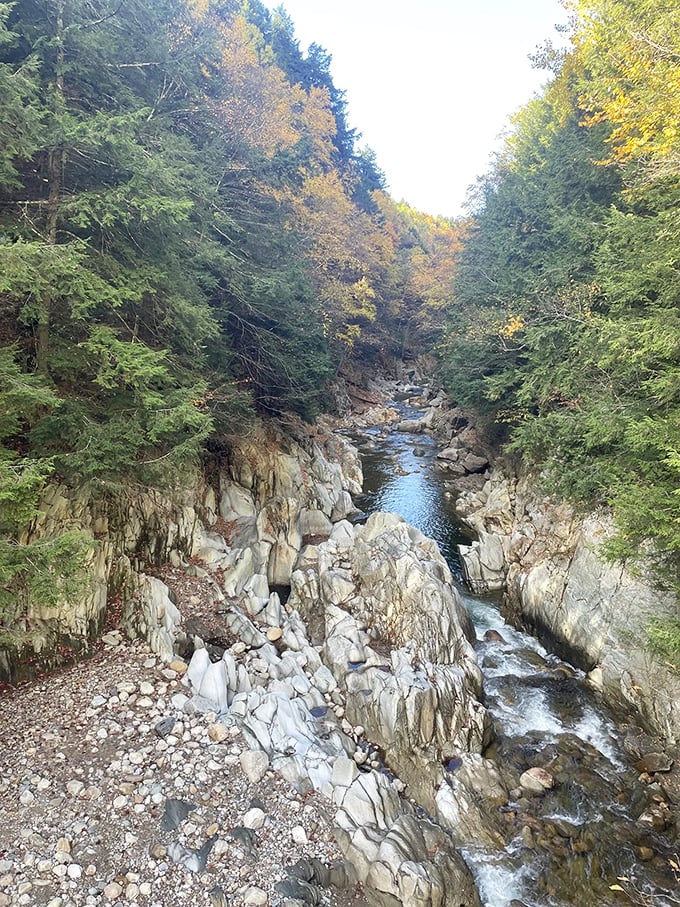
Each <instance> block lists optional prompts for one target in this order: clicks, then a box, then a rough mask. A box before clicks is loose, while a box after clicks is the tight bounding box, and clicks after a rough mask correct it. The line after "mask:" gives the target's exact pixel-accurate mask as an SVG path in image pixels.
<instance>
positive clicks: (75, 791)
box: [66, 778, 85, 797]
mask: <svg viewBox="0 0 680 907" xmlns="http://www.w3.org/2000/svg"><path fill="white" fill-rule="evenodd" d="M84 789H85V785H84V784H83V782H82V781H79V780H78V779H77V778H73V779H72V780H71V781H67V782H66V790H67V791H68V792H69V794H70V795H71V796H72V797H77V796H79V794H81V793H82V792H83V790H84Z"/></svg>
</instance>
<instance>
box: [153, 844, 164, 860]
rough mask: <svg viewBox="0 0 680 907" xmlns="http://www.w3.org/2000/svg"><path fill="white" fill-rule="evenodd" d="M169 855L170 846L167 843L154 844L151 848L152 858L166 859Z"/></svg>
mask: <svg viewBox="0 0 680 907" xmlns="http://www.w3.org/2000/svg"><path fill="white" fill-rule="evenodd" d="M167 855H168V848H167V847H166V846H165V844H152V845H151V847H150V848H149V856H150V857H151V859H152V860H164V859H165V858H166V857H167Z"/></svg>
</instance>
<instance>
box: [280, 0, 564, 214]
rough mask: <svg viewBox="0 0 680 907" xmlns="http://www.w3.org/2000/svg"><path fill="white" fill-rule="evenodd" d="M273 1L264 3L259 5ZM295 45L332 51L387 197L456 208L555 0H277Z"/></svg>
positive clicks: (535, 76) (538, 80)
mask: <svg viewBox="0 0 680 907" xmlns="http://www.w3.org/2000/svg"><path fill="white" fill-rule="evenodd" d="M279 2H280V0H265V3H266V4H267V6H269V7H270V8H272V9H274V8H275V7H277V6H278V5H279ZM283 5H284V6H285V8H286V9H287V11H288V13H289V14H290V16H291V18H292V19H293V21H294V23H295V28H296V35H297V37H298V38H299V40H300V45H301V47H302V48H303V50H305V49H306V48H307V47H308V46H309V44H310V43H312V42H316V43H317V44H320V45H321V46H322V47H324V48H325V49H326V50H327V51H328V52H329V53H330V54H331V55H332V58H333V62H332V65H331V72H332V74H333V81H334V82H335V85H336V86H337V87H338V88H340V89H344V90H345V91H346V92H347V100H348V104H349V123H350V126H352V127H353V128H355V129H357V130H359V132H361V133H362V139H361V141H360V145H363V144H367V145H370V147H371V148H373V150H374V151H375V153H376V155H377V159H378V164H379V165H380V167H381V168H382V169H383V170H384V171H385V174H386V176H387V180H388V183H389V189H390V192H391V194H392V195H393V196H394V197H395V198H396V199H397V200H401V199H405V200H406V201H407V202H408V203H409V204H410V205H411V206H413V207H414V208H417V209H419V210H421V211H426V212H428V213H430V214H443V215H445V216H456V215H458V214H460V213H461V211H462V205H463V203H464V200H465V196H466V191H467V188H468V186H470V185H471V184H472V183H474V181H475V178H476V177H477V176H481V175H482V174H483V173H484V172H486V170H487V169H488V165H489V161H490V155H491V153H492V152H493V150H494V149H496V148H498V136H499V135H500V133H501V132H502V131H503V130H504V128H505V127H506V126H507V120H508V117H509V116H510V115H511V114H512V113H513V112H515V111H516V110H517V109H518V108H519V107H521V106H522V104H524V103H525V102H526V101H528V100H529V99H530V98H531V97H532V96H533V94H534V93H535V92H536V91H538V90H539V89H540V87H541V85H542V84H543V83H544V82H545V81H546V80H547V78H548V75H547V74H546V73H545V72H539V71H537V70H535V69H532V66H531V63H530V61H529V59H528V54H530V53H533V52H534V50H535V49H536V47H537V45H539V44H542V43H543V41H545V40H546V39H547V38H550V39H553V40H555V42H556V43H558V42H559V41H560V40H561V39H560V36H559V35H557V33H556V32H555V27H554V26H555V24H556V23H558V22H565V21H566V18H567V17H566V13H565V11H564V9H563V8H562V6H561V4H560V2H559V0H409V2H404V0H284V2H283Z"/></svg>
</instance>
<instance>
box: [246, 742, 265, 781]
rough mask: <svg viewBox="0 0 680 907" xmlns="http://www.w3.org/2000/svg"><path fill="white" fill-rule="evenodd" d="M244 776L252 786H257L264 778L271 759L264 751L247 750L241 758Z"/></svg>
mask: <svg viewBox="0 0 680 907" xmlns="http://www.w3.org/2000/svg"><path fill="white" fill-rule="evenodd" d="M239 761H240V763H241V768H242V769H243V774H244V775H245V776H246V778H247V779H248V780H249V781H250V783H251V784H257V783H258V782H259V781H261V780H262V778H264V775H265V772H266V771H267V769H268V768H269V757H268V756H267V754H266V753H265V752H263V751H262V750H246V751H245V752H243V753H241V755H240V757H239Z"/></svg>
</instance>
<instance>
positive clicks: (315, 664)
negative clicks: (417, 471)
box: [184, 514, 498, 907]
mask: <svg viewBox="0 0 680 907" xmlns="http://www.w3.org/2000/svg"><path fill="white" fill-rule="evenodd" d="M256 522H257V521H256ZM248 537H249V538H250V539H251V542H252V544H251V546H250V548H248V549H243V550H248V551H250V552H251V554H250V560H249V563H251V564H252V563H254V562H255V561H257V560H258V558H260V555H259V554H258V546H259V545H260V544H261V542H260V541H258V536H257V535H249V536H248ZM226 556H227V557H228V556H229V555H228V554H227V555H226ZM209 560H210V561H211V563H212V564H213V565H214V567H215V568H216V569H219V570H221V569H223V564H222V561H221V559H220V556H219V552H218V554H217V557H216V558H209ZM232 574H233V570H232V572H231V573H230V572H229V570H225V572H224V577H225V584H227V585H228V587H229V589H235V588H236V589H237V590H238V591H237V593H236V595H235V596H234V599H236V600H232V601H231V602H230V603H229V604H228V608H227V611H228V613H227V614H226V620H227V622H228V624H229V627H230V629H231V631H232V632H233V633H234V635H235V636H236V637H237V638H238V642H237V643H236V645H235V646H232V648H231V650H227V651H225V652H224V655H223V656H222V658H221V659H220V660H219V661H213V660H211V658H210V657H209V656H208V653H207V651H206V650H205V649H202V648H199V649H197V651H196V652H195V653H194V655H193V658H192V660H191V663H190V665H189V670H188V678H189V682H190V685H191V692H192V693H193V695H192V696H191V698H190V699H189V700H188V701H187V702H186V703H185V705H184V708H185V710H189V711H192V710H196V709H197V710H203V711H206V710H212V711H215V712H217V713H218V714H220V715H222V716H223V718H224V720H225V721H228V722H229V721H230V722H235V723H236V724H237V725H238V727H239V728H240V730H241V731H242V733H243V734H244V736H245V737H246V739H247V740H248V741H249V742H250V744H251V746H252V747H253V748H256V749H259V750H261V751H262V752H263V753H265V754H266V756H267V761H268V764H270V765H271V766H272V767H273V768H274V769H275V770H276V771H277V772H278V773H279V774H281V775H282V776H283V777H284V778H285V779H286V780H287V781H289V782H290V783H292V784H293V785H294V786H295V787H296V789H297V790H299V791H301V792H304V791H309V790H316V791H319V792H321V793H322V794H324V795H325V796H326V797H327V798H328V800H329V802H330V803H332V804H333V805H334V808H335V809H336V810H337V813H336V818H335V825H336V833H337V837H338V841H339V843H340V846H341V849H342V850H343V852H344V854H345V856H346V859H347V861H348V865H350V866H351V867H353V872H354V875H355V879H356V881H359V882H361V883H362V885H363V886H364V887H365V889H366V890H367V891H369V892H370V895H371V902H372V903H376V904H384V905H386V907H387V905H394V904H400V903H401V904H408V905H421V904H422V905H423V907H425V905H428V904H433V903H437V904H441V905H460V904H465V905H476V904H478V903H479V901H478V897H477V894H476V890H475V887H474V883H473V880H472V877H471V875H470V872H469V870H468V869H467V867H466V865H465V863H464V862H463V860H462V859H461V857H460V855H459V854H458V853H457V851H456V850H455V848H454V846H453V843H452V842H453V840H454V838H453V837H452V836H451V835H450V834H449V833H447V831H444V830H443V828H444V829H449V830H451V829H455V830H456V833H457V834H456V838H455V840H458V841H462V836H461V833H462V832H463V829H464V830H465V832H466V833H467V832H470V833H473V827H472V821H471V820H470V821H469V822H468V823H467V824H464V823H463V822H462V821H459V820H460V819H461V817H462V816H468V817H469V816H472V815H474V816H476V817H477V818H480V817H481V815H482V813H481V812H479V810H477V812H475V811H474V810H475V807H474V805H473V804H474V802H476V801H477V800H479V792H478V790H476V789H475V788H476V787H477V788H479V787H480V786H481V787H484V786H485V784H486V781H487V780H488V775H489V769H488V767H486V766H485V765H484V762H485V760H482V759H481V756H480V757H479V762H475V761H474V760H473V761H472V762H469V763H466V764H467V765H468V766H469V771H468V773H467V775H468V776H469V777H468V779H467V783H466V778H465V775H466V773H465V772H461V773H460V779H459V780H458V783H457V784H451V781H450V778H448V777H447V778H445V775H449V774H450V773H449V772H448V771H447V769H446V768H445V766H448V765H449V764H450V763H451V762H452V760H462V759H463V758H465V757H468V756H469V755H470V754H471V753H472V754H479V753H481V751H482V749H483V748H484V747H485V746H486V744H487V743H488V741H489V736H490V725H489V720H488V718H487V715H486V711H485V709H484V707H483V706H482V705H481V703H480V702H479V700H478V698H477V697H478V695H479V694H480V692H481V676H480V672H479V668H478V666H477V662H476V658H475V654H474V650H473V648H472V645H471V643H470V637H471V635H472V629H471V626H470V623H469V618H468V616H467V613H466V612H465V610H464V608H463V606H462V604H461V602H460V600H459V599H458V597H457V594H456V592H455V591H454V589H453V587H452V583H451V575H450V572H449V570H448V567H447V565H446V563H445V561H444V560H443V558H442V557H441V555H440V554H439V551H438V550H437V548H436V546H435V545H434V543H433V542H432V541H431V540H429V539H426V538H425V537H424V536H423V535H422V534H421V533H420V532H418V531H417V530H415V529H414V528H413V527H411V526H408V525H407V524H406V523H405V522H404V521H403V520H402V519H401V518H400V517H397V516H395V515H394V514H375V515H373V516H372V517H371V518H370V519H369V520H368V522H367V523H366V525H365V526H352V525H351V524H350V523H348V522H346V521H340V522H338V523H336V524H335V525H334V526H333V528H332V531H331V533H330V536H329V538H328V539H327V540H326V541H323V542H320V543H318V544H313V545H307V546H305V547H304V548H303V549H302V550H301V552H300V554H299V557H298V561H297V563H296V569H294V570H293V573H292V575H291V577H290V582H291V594H290V597H289V598H288V601H287V603H286V605H285V607H282V606H281V605H280V603H278V607H275V608H272V607H271V598H270V599H269V600H267V598H266V595H265V593H266V591H267V587H266V577H265V576H264V574H261V577H262V580H261V582H260V583H259V585H260V586H261V588H260V589H259V600H260V602H261V604H263V605H264V606H263V607H261V609H260V610H259V611H258V612H257V613H254V610H255V609H254V608H253V607H252V596H251V594H250V593H251V587H252V583H248V582H246V583H245V584H243V586H242V587H241V588H240V589H238V585H239V584H236V586H234V584H233V579H232ZM265 602H267V604H266V605H265V604H264V603H265ZM271 639H274V640H275V642H274V643H272V642H271ZM461 764H462V761H461ZM477 769H479V770H480V771H477ZM442 789H445V790H446V791H447V792H448V793H447V794H446V795H443V797H441V798H440V799H439V800H438V797H439V793H440V791H441V790H442ZM404 791H405V792H406V794H408V795H410V797H412V798H413V799H414V800H415V801H416V803H418V804H420V805H421V806H424V807H425V809H426V810H428V811H429V812H430V813H431V814H432V815H434V816H435V817H436V818H437V819H439V820H440V824H439V825H438V824H437V823H436V822H434V821H433V820H432V819H430V818H428V817H427V815H425V814H422V813H418V812H417V810H416V809H415V808H414V806H413V804H412V803H411V802H410V801H409V800H406V799H404V797H403V793H404ZM440 800H441V802H442V804H443V808H442V810H441V811H440V809H439V802H440ZM456 804H460V805H459V806H457V805H456ZM440 812H441V815H440ZM442 826H443V828H442ZM473 838H474V839H476V840H480V841H484V842H487V841H489V840H492V841H493V842H494V843H496V844H497V843H498V838H497V837H494V834H493V832H489V834H488V835H486V836H485V833H484V830H483V829H480V828H478V829H477V830H475V831H474V833H473Z"/></svg>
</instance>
